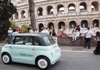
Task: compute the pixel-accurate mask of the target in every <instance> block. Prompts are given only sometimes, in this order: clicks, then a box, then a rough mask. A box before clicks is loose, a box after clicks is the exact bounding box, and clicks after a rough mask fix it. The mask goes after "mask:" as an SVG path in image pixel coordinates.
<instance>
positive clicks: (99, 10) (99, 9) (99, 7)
mask: <svg viewBox="0 0 100 70" xmlns="http://www.w3.org/2000/svg"><path fill="white" fill-rule="evenodd" d="M98 6H99V12H100V4H99V5H98Z"/></svg>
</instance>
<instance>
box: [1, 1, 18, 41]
mask: <svg viewBox="0 0 100 70" xmlns="http://www.w3.org/2000/svg"><path fill="white" fill-rule="evenodd" d="M16 11H17V9H16V8H15V7H14V6H13V4H12V3H10V2H9V1H8V0H0V40H4V39H5V38H6V36H7V31H8V29H9V27H10V25H11V23H10V21H9V19H10V18H11V16H12V14H14V13H15V12H16Z"/></svg>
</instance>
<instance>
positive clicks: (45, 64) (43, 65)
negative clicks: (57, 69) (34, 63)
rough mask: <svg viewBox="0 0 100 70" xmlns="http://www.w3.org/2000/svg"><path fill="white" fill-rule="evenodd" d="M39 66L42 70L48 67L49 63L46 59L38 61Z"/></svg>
mask: <svg viewBox="0 0 100 70" xmlns="http://www.w3.org/2000/svg"><path fill="white" fill-rule="evenodd" d="M38 66H39V67H40V68H42V69H45V68H46V67H47V66H48V62H47V61H46V60H45V59H40V60H39V61H38Z"/></svg>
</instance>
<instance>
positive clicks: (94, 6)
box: [91, 1, 99, 11]
mask: <svg viewBox="0 0 100 70" xmlns="http://www.w3.org/2000/svg"><path fill="white" fill-rule="evenodd" d="M91 10H92V11H99V3H98V2H97V1H94V2H92V4H91Z"/></svg>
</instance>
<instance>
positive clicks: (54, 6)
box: [53, 4, 57, 16]
mask: <svg viewBox="0 0 100 70" xmlns="http://www.w3.org/2000/svg"><path fill="white" fill-rule="evenodd" d="M53 8H54V9H53V13H54V15H55V16H56V15H57V5H56V4H55V5H53Z"/></svg>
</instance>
